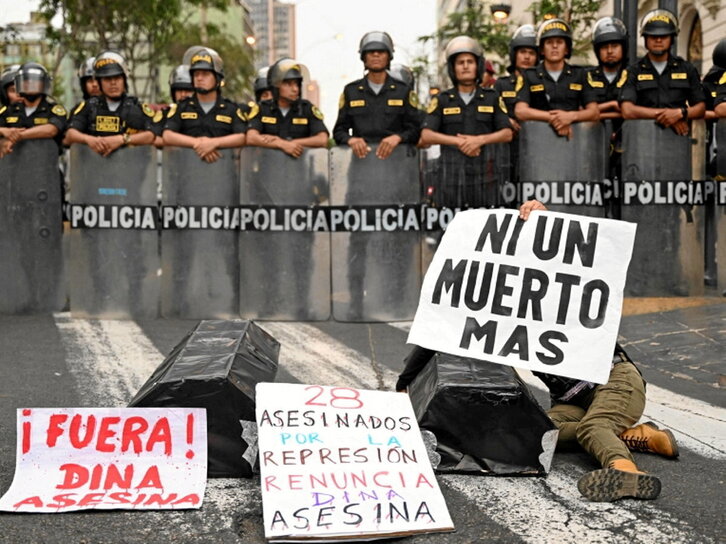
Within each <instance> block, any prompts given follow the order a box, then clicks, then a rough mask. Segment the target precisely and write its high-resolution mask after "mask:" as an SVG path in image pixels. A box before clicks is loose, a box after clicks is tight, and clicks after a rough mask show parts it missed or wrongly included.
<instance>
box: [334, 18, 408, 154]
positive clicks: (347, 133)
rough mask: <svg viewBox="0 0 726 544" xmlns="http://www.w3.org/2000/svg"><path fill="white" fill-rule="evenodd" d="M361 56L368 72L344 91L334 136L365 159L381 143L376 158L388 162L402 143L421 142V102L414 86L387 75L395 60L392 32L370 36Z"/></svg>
mask: <svg viewBox="0 0 726 544" xmlns="http://www.w3.org/2000/svg"><path fill="white" fill-rule="evenodd" d="M358 53H360V59H361V60H362V61H363V65H364V66H365V69H366V70H367V72H366V75H365V77H364V78H363V79H359V80H357V81H353V82H352V83H349V84H348V85H346V86H345V88H344V89H343V94H341V96H340V102H339V104H338V120H337V121H336V122H335V127H334V128H333V137H334V138H335V142H336V143H337V144H338V145H341V144H347V145H349V146H350V148H351V149H352V150H353V153H354V154H355V156H356V157H358V158H361V159H362V158H364V157H365V156H366V155H368V152H369V151H370V149H371V148H370V147H369V145H368V144H370V143H378V144H379V145H378V149H377V150H376V156H377V157H378V158H379V159H385V158H387V157H388V156H389V155H390V154H391V153H392V152H393V150H394V149H395V148H396V146H398V145H399V144H401V143H405V144H416V142H417V141H418V136H419V122H418V120H419V114H418V110H417V105H418V100H417V98H416V94H415V93H414V92H413V90H411V88H410V87H408V86H407V85H406V84H405V83H403V82H402V81H398V80H396V79H394V78H392V77H391V76H390V75H388V73H387V72H386V70H387V69H388V68H389V67H390V64H391V60H393V40H391V37H390V36H389V35H388V33H386V32H380V31H373V32H368V33H366V34H365V35H364V36H363V38H362V39H361V41H360V46H359V48H358Z"/></svg>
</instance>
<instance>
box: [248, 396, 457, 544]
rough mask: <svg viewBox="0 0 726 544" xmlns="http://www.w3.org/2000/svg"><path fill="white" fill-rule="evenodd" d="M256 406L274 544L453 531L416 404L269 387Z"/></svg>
mask: <svg viewBox="0 0 726 544" xmlns="http://www.w3.org/2000/svg"><path fill="white" fill-rule="evenodd" d="M256 406H257V409H256V413H257V425H258V429H259V448H260V474H261V478H260V484H261V486H262V507H263V513H264V523H265V537H266V538H268V539H270V541H271V542H292V541H297V540H305V541H313V542H315V541H336V540H346V541H349V540H373V539H376V538H388V537H392V536H399V535H408V534H414V533H422V532H439V531H452V530H453V528H454V526H453V523H452V521H451V518H450V516H449V512H448V509H447V507H446V503H445V501H444V498H443V496H442V495H441V491H440V489H439V486H438V483H437V482H436V478H435V476H434V473H433V469H432V468H431V463H430V461H429V459H428V457H427V454H426V448H425V446H424V444H423V441H422V439H421V434H420V431H419V428H418V425H417V423H416V417H415V415H414V413H413V408H412V407H411V402H410V400H409V398H408V395H404V394H401V393H392V392H384V391H368V390H360V389H351V388H348V387H324V386H319V385H297V384H282V383H261V384H258V385H257V391H256Z"/></svg>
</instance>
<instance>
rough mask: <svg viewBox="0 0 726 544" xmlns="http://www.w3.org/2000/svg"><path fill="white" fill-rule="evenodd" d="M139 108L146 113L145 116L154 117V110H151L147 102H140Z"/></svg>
mask: <svg viewBox="0 0 726 544" xmlns="http://www.w3.org/2000/svg"><path fill="white" fill-rule="evenodd" d="M141 110H142V111H143V112H144V113H145V114H146V116H147V117H151V118H152V119H153V118H154V115H156V113H155V112H154V110H152V109H151V108H150V107H149V105H148V104H142V105H141Z"/></svg>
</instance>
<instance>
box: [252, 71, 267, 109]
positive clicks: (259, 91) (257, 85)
mask: <svg viewBox="0 0 726 544" xmlns="http://www.w3.org/2000/svg"><path fill="white" fill-rule="evenodd" d="M269 70H270V67H269V66H265V67H263V68H260V69H259V70H258V71H257V77H256V78H255V81H254V84H253V88H254V92H255V102H257V103H258V104H259V103H260V102H262V101H263V100H272V98H273V96H272V87H270V84H269V82H268V80H267V72H269ZM250 107H252V104H250Z"/></svg>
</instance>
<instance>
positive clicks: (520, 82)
mask: <svg viewBox="0 0 726 544" xmlns="http://www.w3.org/2000/svg"><path fill="white" fill-rule="evenodd" d="M522 87H524V78H523V77H522V74H520V75H518V76H517V82H516V83H515V84H514V90H515V92H519V89H521V88H522Z"/></svg>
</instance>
